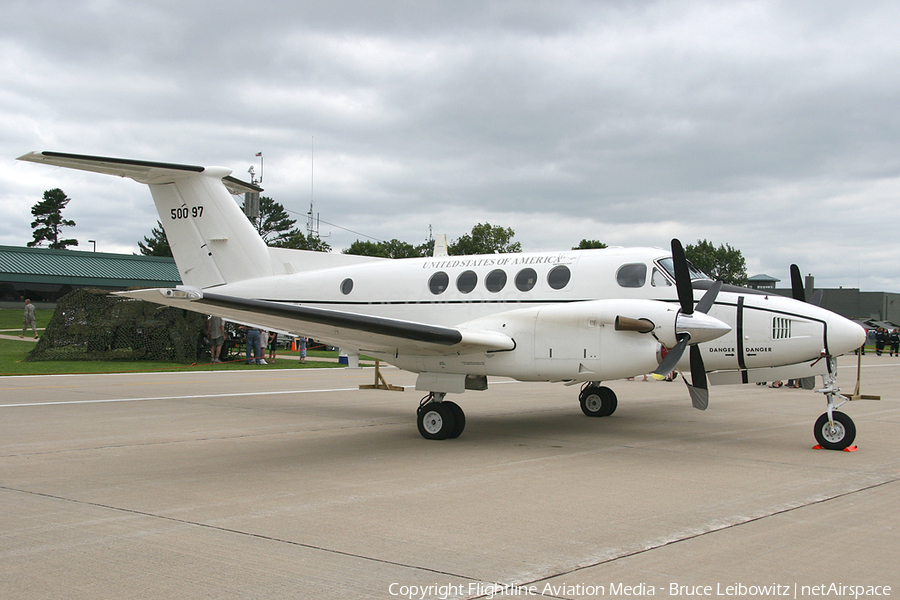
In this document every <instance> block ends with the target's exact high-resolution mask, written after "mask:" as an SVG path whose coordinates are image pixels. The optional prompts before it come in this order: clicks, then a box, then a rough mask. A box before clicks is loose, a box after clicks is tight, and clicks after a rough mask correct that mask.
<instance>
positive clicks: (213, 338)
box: [206, 316, 306, 365]
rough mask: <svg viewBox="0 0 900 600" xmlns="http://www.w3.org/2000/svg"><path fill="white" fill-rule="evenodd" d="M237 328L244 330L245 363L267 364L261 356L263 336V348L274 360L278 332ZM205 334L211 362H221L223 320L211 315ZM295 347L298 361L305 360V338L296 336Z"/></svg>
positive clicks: (223, 335)
mask: <svg viewBox="0 0 900 600" xmlns="http://www.w3.org/2000/svg"><path fill="white" fill-rule="evenodd" d="M238 329H240V330H241V331H243V332H245V344H244V345H245V347H246V352H247V360H246V364H248V365H251V364H257V365H265V364H268V361H266V359H265V358H263V337H264V336H265V348H267V349H268V358H269V361H272V362H274V361H275V355H276V352H277V351H278V333H276V332H274V331H269V332H265V331H263V330H261V329H258V328H256V327H250V326H247V325H241V326H240V327H239V328H238ZM206 336H207V338H208V339H209V354H210V357H211V358H210V361H209V362H211V363H220V362H222V360H221V358H220V356H221V354H222V346H223V345H224V344H225V321H224V320H223V319H222V318H221V317H216V316H212V317H210V318H209V320H207V322H206ZM296 341H297V349H298V350H299V352H300V362H301V363H304V362H306V338H305V337H298V338H297V339H296Z"/></svg>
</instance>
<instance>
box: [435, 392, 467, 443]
mask: <svg viewBox="0 0 900 600" xmlns="http://www.w3.org/2000/svg"><path fill="white" fill-rule="evenodd" d="M441 404H443V405H444V406H446V407H448V408H449V409H450V412H451V413H453V422H454V423H453V431H451V432H450V435H448V436H447V439H448V440H453V439H456V438H458V437H459V436H460V434H462V432H463V430H464V429H465V428H466V413H464V412H463V409H462V408H460V406H459V404H457V403H456V402H451V401H449V400H444V401H443V402H441Z"/></svg>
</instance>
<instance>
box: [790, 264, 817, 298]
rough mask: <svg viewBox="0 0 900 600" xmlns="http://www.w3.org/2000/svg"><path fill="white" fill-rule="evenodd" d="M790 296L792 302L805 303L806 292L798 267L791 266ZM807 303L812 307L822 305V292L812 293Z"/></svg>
mask: <svg viewBox="0 0 900 600" xmlns="http://www.w3.org/2000/svg"><path fill="white" fill-rule="evenodd" d="M791 295H792V296H793V297H794V300H799V301H800V302H806V290H805V289H804V285H803V278H802V277H801V276H800V267H798V266H797V265H791ZM809 303H810V304H812V305H813V306H819V304H821V303H822V290H816V291H814V292H813V294H812V296H811V297H810V299H809Z"/></svg>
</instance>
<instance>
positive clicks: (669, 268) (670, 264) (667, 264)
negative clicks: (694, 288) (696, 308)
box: [656, 257, 712, 281]
mask: <svg viewBox="0 0 900 600" xmlns="http://www.w3.org/2000/svg"><path fill="white" fill-rule="evenodd" d="M656 262H657V263H659V266H661V267H662V268H663V269H665V270H666V272H668V273H669V275H671V276H672V279H675V262H674V261H673V260H672V257H668V258H661V259H660V260H658V261H656ZM687 266H688V271H689V272H690V274H691V281H696V280H698V279H708V280H710V281H712V277H710V276H709V275H707V274H706V273H704V272H703V271H701V270H700V269H698V268H697V267H695V266H694V265H692V264H691V262H690V261H687Z"/></svg>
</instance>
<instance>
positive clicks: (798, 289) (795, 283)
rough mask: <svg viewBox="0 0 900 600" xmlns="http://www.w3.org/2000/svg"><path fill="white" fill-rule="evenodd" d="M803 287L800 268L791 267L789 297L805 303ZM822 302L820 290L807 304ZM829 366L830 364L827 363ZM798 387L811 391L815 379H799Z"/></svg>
mask: <svg viewBox="0 0 900 600" xmlns="http://www.w3.org/2000/svg"><path fill="white" fill-rule="evenodd" d="M804 288H805V286H804V285H803V277H801V275H800V267H798V266H797V265H791V296H793V297H794V300H799V301H800V302H806V290H805V289H804ZM821 302H822V290H816V291H814V292H813V294H812V297H810V299H809V303H810V304H812V305H813V306H819V304H820V303H821ZM829 365H830V363H829ZM830 372H831V368H830V366H829V373H830ZM800 385H802V386H803V387H804V388H805V389H808V390H811V389H813V388H815V387H816V378H815V377H803V378H801V379H800Z"/></svg>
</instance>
